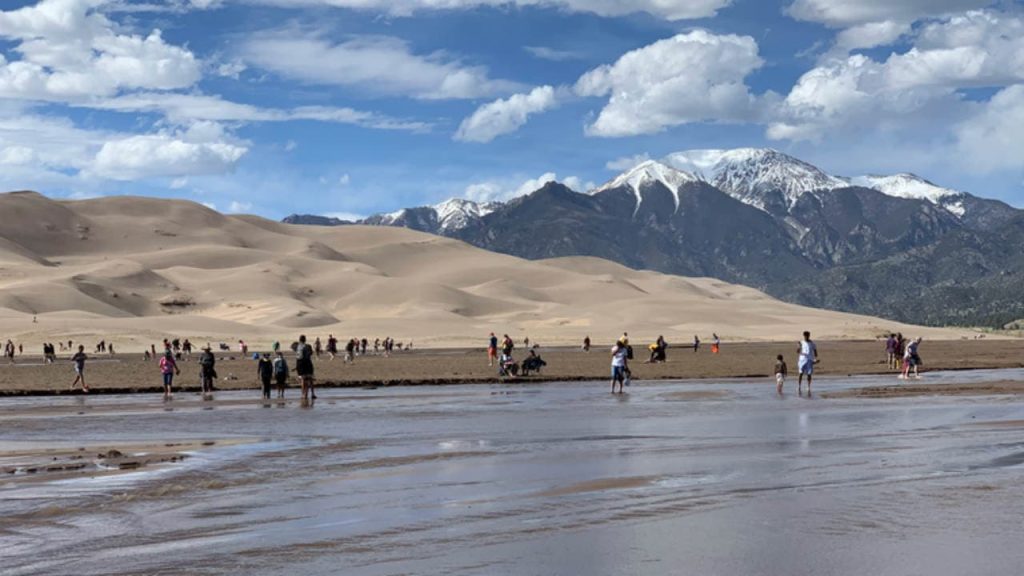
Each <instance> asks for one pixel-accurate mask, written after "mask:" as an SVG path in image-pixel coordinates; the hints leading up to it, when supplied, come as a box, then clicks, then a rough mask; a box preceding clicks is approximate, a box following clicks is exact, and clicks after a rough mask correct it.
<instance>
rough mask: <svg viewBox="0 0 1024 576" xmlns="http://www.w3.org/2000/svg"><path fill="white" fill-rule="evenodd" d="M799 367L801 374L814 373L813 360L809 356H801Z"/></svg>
mask: <svg viewBox="0 0 1024 576" xmlns="http://www.w3.org/2000/svg"><path fill="white" fill-rule="evenodd" d="M799 367H800V373H801V374H807V375H808V376H810V375H812V374H814V360H812V359H810V358H801V359H800V363H799Z"/></svg>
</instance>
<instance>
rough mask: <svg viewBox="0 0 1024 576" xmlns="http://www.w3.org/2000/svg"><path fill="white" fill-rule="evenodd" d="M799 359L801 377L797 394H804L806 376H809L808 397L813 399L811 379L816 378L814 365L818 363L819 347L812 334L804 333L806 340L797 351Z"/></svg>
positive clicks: (797, 386)
mask: <svg viewBox="0 0 1024 576" xmlns="http://www.w3.org/2000/svg"><path fill="white" fill-rule="evenodd" d="M797 352H798V353H799V359H798V360H797V369H799V370H800V376H799V377H798V379H797V384H796V393H797V395H801V394H803V384H804V376H807V397H808V398H810V397H811V379H812V378H813V377H814V365H815V364H817V363H818V347H817V345H815V344H814V341H813V340H811V333H810V332H804V339H803V340H801V341H800V348H798V349H797Z"/></svg>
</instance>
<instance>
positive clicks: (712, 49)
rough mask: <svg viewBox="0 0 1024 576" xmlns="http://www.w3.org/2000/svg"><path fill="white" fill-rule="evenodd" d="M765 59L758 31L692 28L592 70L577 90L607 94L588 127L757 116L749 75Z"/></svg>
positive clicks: (641, 129)
mask: <svg viewBox="0 0 1024 576" xmlns="http://www.w3.org/2000/svg"><path fill="white" fill-rule="evenodd" d="M762 64H763V61H762V60H761V58H760V56H758V47H757V42H755V41H754V39H753V38H750V37H749V36H735V35H717V34H713V33H711V32H708V31H705V30H694V31H692V32H689V33H686V34H679V35H677V36H674V37H672V38H668V39H665V40H659V41H658V42H655V43H653V44H650V45H648V46H645V47H643V48H639V49H637V50H633V51H632V52H628V53H626V54H625V55H623V56H622V57H621V58H619V60H618V61H617V62H615V63H614V64H610V65H604V66H601V67H599V68H595V69H594V70H591V71H590V72H587V73H586V74H584V75H583V76H582V77H581V78H580V79H579V80H578V81H577V83H576V87H575V90H576V93H577V94H578V95H580V96H590V97H608V102H607V104H606V105H605V106H604V108H603V109H602V110H601V112H600V113H599V114H598V116H597V119H596V120H594V122H593V123H592V124H591V125H590V126H588V127H587V132H588V134H591V135H594V136H633V135H638V134H650V133H654V132H660V131H662V130H665V129H666V128H670V127H672V126H678V125H681V124H686V123H690V122H700V121H709V120H710V121H741V120H750V119H753V117H754V116H755V115H756V109H757V106H758V103H757V98H756V97H755V96H754V95H752V94H751V93H750V90H749V89H748V87H747V86H746V84H745V83H744V78H746V76H747V75H748V74H750V73H751V72H753V71H754V70H756V69H758V68H760V67H761V65H762Z"/></svg>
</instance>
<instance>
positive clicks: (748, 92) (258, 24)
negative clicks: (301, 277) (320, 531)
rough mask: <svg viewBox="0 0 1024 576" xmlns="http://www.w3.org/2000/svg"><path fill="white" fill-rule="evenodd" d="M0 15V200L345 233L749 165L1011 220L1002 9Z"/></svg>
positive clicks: (34, 10) (1010, 4) (402, 5)
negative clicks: (741, 151)
mask: <svg viewBox="0 0 1024 576" xmlns="http://www.w3.org/2000/svg"><path fill="white" fill-rule="evenodd" d="M438 5H443V6H444V8H438V7H437V6H438ZM2 6H3V9H2V11H0V55H2V57H3V59H2V60H0V187H2V188H3V189H8V190H14V189H36V190H39V191H42V192H44V193H47V194H49V195H52V196H56V197H90V196H97V195H108V194H142V195H152V196H164V197H177V198H188V199H192V200H196V201H199V202H204V203H207V204H210V205H213V206H216V207H217V208H218V209H220V210H223V211H232V212H235V211H238V212H248V213H256V214H260V215H263V216H267V217H271V218H280V217H283V216H285V215H287V214H289V213H292V212H308V213H336V214H352V215H369V214H371V213H375V212H381V211H392V210H395V209H398V208H401V207H406V206H412V205H421V204H430V203H436V202H439V201H442V200H445V199H447V198H449V197H453V196H458V197H470V198H474V199H507V198H509V197H512V196H514V195H516V194H520V193H523V192H526V191H529V190H531V189H532V188H533V187H536V186H537V185H539V184H540V183H543V181H546V180H548V179H552V178H557V179H559V180H562V181H564V182H566V183H568V184H569V185H571V186H573V187H575V188H577V189H585V188H587V187H588V186H590V185H592V184H600V183H602V182H604V181H606V180H608V179H609V178H611V177H613V176H614V175H615V173H616V171H617V170H618V169H620V168H622V167H624V166H628V165H629V163H630V162H631V161H638V160H640V159H643V158H648V157H650V158H658V157H662V156H664V155H667V154H669V153H672V152H676V151H681V150H688V149H699V148H734V147H761V146H770V147H774V148H777V149H780V150H782V151H785V152H788V153H791V154H793V155H795V156H798V157H800V158H802V159H804V160H807V161H810V162H812V163H814V164H816V165H818V166H819V167H821V168H823V169H825V170H827V171H829V172H832V173H835V174H839V175H847V176H855V175H860V174H866V173H894V172H904V171H909V172H915V173H917V174H919V175H921V176H924V177H926V178H928V179H930V180H932V181H934V182H936V183H937V184H940V185H943V186H947V187H952V188H959V189H963V190H967V191H970V192H973V193H975V194H978V195H981V196H987V197H995V198H1000V199H1003V200H1006V201H1008V202H1010V203H1011V204H1014V205H1017V206H1024V154H1022V153H1021V152H1022V151H1024V146H1022V145H1021V140H1020V138H1019V136H1018V135H1019V134H1022V133H1024V10H1022V3H1021V2H1019V1H1002V2H989V1H986V0H905V1H903V2H898V1H885V0H863V1H861V2H856V3H852V2H848V1H844V0H783V1H782V2H772V1H762V0H756V1H755V0H515V1H513V2H498V1H497V0H446V1H445V2H437V1H436V0H163V1H161V0H42V1H23V0H7V1H5V2H3V3H2Z"/></svg>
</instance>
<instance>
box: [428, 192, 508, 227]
mask: <svg viewBox="0 0 1024 576" xmlns="http://www.w3.org/2000/svg"><path fill="white" fill-rule="evenodd" d="M501 206H502V204H501V202H481V203H478V202H473V201H472V200H466V199H464V198H450V199H448V200H445V201H444V202H441V203H440V204H438V205H436V206H434V207H433V209H434V212H436V213H437V223H438V226H440V228H441V229H442V230H462V229H463V228H465V227H467V226H469V225H470V224H471V223H472V222H473V221H475V220H479V219H480V218H483V217H484V216H486V215H488V214H490V213H492V212H494V211H495V210H497V209H498V208H500V207H501Z"/></svg>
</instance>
